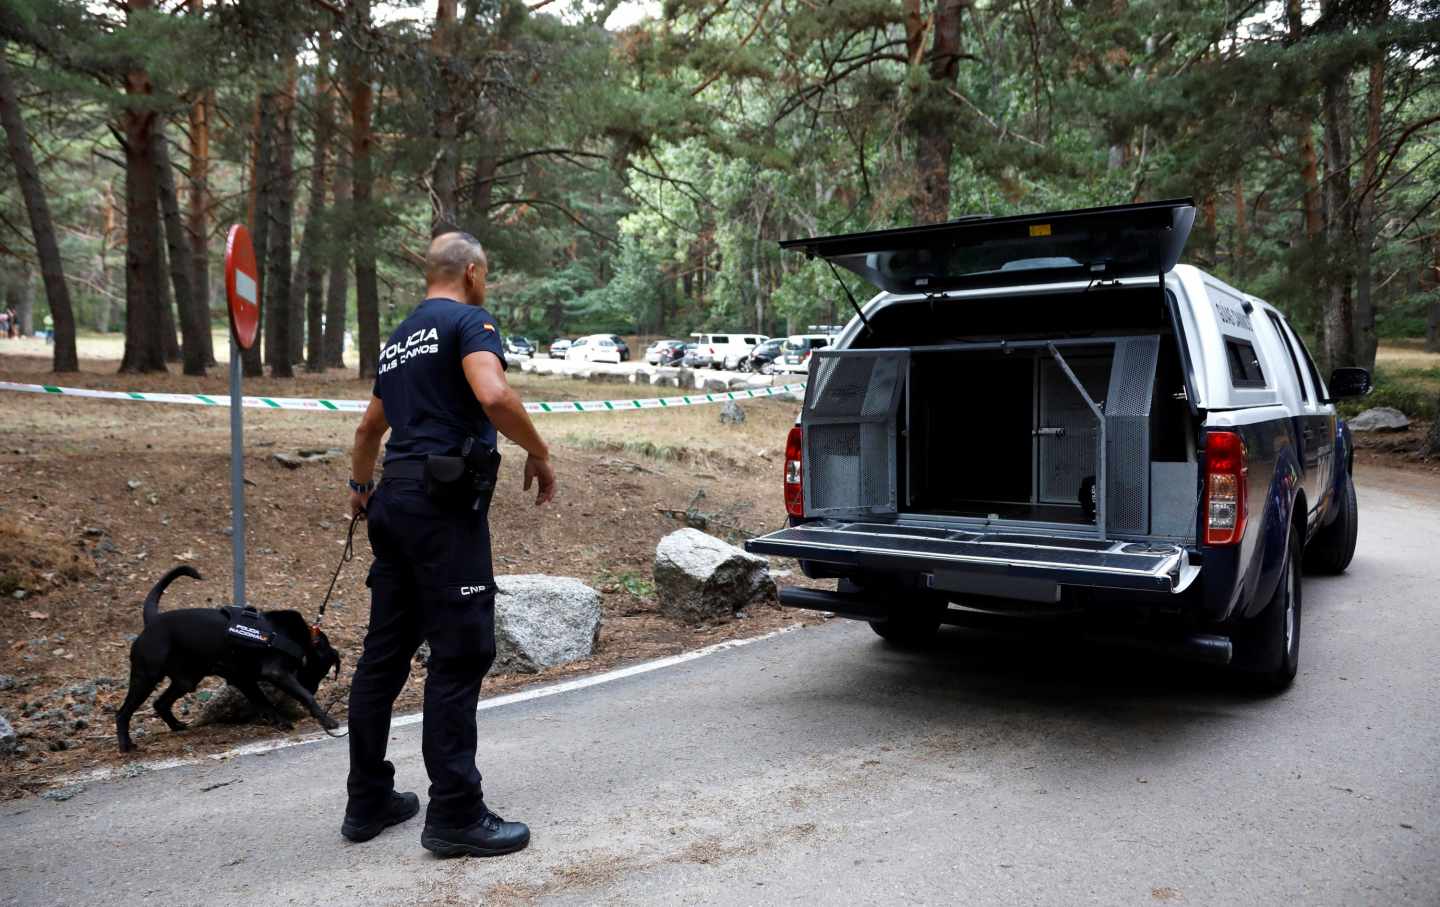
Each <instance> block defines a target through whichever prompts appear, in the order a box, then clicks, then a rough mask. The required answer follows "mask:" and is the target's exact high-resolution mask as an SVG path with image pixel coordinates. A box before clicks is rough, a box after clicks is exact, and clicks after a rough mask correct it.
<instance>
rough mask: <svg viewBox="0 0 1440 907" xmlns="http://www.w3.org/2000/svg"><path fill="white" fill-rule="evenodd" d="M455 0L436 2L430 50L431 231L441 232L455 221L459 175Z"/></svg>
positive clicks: (459, 87) (457, 30)
mask: <svg viewBox="0 0 1440 907" xmlns="http://www.w3.org/2000/svg"><path fill="white" fill-rule="evenodd" d="M456 7H457V2H456V0H439V2H438V3H437V4H436V6H435V31H434V33H433V34H432V36H431V41H430V52H431V54H432V55H433V58H434V61H435V68H436V70H437V73H436V79H435V86H436V93H437V95H438V96H437V97H436V98H435V101H434V104H435V106H434V130H435V146H436V148H435V174H434V177H433V178H432V180H431V187H430V188H431V197H430V203H431V215H430V227H431V232H432V233H434V232H440V231H442V230H443V229H446V228H454V227H455V226H456V225H458V223H459V220H458V217H459V212H458V210H457V208H456V183H457V182H458V177H459V167H460V158H459V148H458V140H459V120H460V112H459V96H460V93H461V90H462V88H461V86H460V85H459V84H458V82H459V73H458V72H456V70H455V67H456V63H455V59H454V58H455V51H456V50H457V49H458V47H457V44H458V42H459V38H460V28H459V26H458V25H457V24H456V21H455V16H456V13H457V9H456Z"/></svg>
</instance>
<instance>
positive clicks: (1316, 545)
mask: <svg viewBox="0 0 1440 907" xmlns="http://www.w3.org/2000/svg"><path fill="white" fill-rule="evenodd" d="M1340 493H1341V495H1342V496H1343V498H1344V499H1343V500H1342V501H1340V513H1339V514H1338V515H1337V516H1336V517H1335V522H1333V523H1331V524H1330V525H1329V526H1326V527H1325V528H1323V529H1321V530H1320V531H1319V532H1317V533H1315V538H1313V539H1311V540H1310V544H1309V545H1307V546H1306V547H1305V569H1306V570H1309V571H1310V572H1312V573H1329V574H1336V573H1344V572H1345V568H1346V567H1348V566H1350V560H1351V559H1352V558H1353V557H1355V539H1356V535H1357V533H1358V531H1359V527H1360V519H1359V516H1360V514H1359V510H1358V508H1357V507H1356V506H1355V480H1354V479H1353V478H1352V477H1351V476H1350V474H1349V473H1348V472H1347V473H1346V474H1345V482H1344V483H1343V484H1342V485H1341V486H1340Z"/></svg>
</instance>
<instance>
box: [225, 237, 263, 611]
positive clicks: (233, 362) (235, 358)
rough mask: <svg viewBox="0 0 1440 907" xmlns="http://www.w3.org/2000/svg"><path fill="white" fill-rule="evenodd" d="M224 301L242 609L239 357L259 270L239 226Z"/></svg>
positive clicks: (246, 344)
mask: <svg viewBox="0 0 1440 907" xmlns="http://www.w3.org/2000/svg"><path fill="white" fill-rule="evenodd" d="M225 297H226V299H227V301H228V302H229V304H230V512H231V520H230V548H231V551H232V553H233V554H234V558H235V569H234V574H235V590H234V599H233V601H231V604H232V605H234V606H235V607H237V608H243V607H245V451H244V444H243V439H244V420H243V418H242V414H243V413H244V406H243V405H242V404H243V402H244V401H243V400H242V399H241V397H240V353H241V351H242V350H248V349H250V347H252V346H254V345H255V335H256V333H257V332H258V331H257V329H258V328H259V326H260V269H259V268H258V267H256V264H255V247H254V246H253V245H252V244H251V242H250V231H249V230H247V229H245V227H244V226H243V225H242V224H236V225H235V226H233V227H231V228H230V235H229V236H228V237H226V239H225Z"/></svg>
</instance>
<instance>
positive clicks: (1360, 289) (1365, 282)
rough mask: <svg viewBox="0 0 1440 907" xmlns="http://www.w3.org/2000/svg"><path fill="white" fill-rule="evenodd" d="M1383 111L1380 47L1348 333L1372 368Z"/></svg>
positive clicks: (1368, 108)
mask: <svg viewBox="0 0 1440 907" xmlns="http://www.w3.org/2000/svg"><path fill="white" fill-rule="evenodd" d="M1389 6H1390V4H1389V3H1388V0H1387V2H1382V3H1380V4H1379V6H1378V7H1377V8H1376V12H1375V19H1376V24H1377V25H1378V24H1382V23H1383V22H1384V21H1385V19H1386V18H1387V17H1388V15H1389ZM1384 113H1385V50H1384V48H1381V49H1380V51H1379V52H1378V53H1377V55H1376V57H1375V59H1374V60H1373V61H1372V62H1371V64H1370V84H1369V92H1368V93H1367V97H1366V99H1365V152H1364V156H1363V158H1362V164H1361V176H1360V193H1359V198H1358V199H1357V204H1356V207H1355V253H1356V258H1355V307H1354V311H1353V313H1352V315H1353V317H1354V319H1355V322H1354V325H1353V327H1352V328H1351V336H1352V337H1353V341H1352V342H1353V343H1354V344H1355V363H1356V364H1357V365H1359V366H1360V367H1361V368H1365V369H1370V370H1371V371H1374V369H1375V348H1376V346H1377V340H1376V337H1375V300H1374V298H1373V287H1374V278H1375V269H1374V265H1373V264H1372V262H1371V256H1372V254H1373V252H1374V247H1375V235H1376V217H1375V193H1376V192H1378V191H1379V188H1380V187H1379V186H1376V185H1375V180H1376V179H1377V178H1378V176H1379V168H1380V127H1381V117H1382V116H1383V115H1384Z"/></svg>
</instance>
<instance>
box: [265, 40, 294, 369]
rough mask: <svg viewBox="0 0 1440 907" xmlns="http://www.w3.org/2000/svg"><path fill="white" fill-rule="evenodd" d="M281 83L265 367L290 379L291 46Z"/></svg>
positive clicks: (269, 238)
mask: <svg viewBox="0 0 1440 907" xmlns="http://www.w3.org/2000/svg"><path fill="white" fill-rule="evenodd" d="M284 53H285V56H286V61H285V84H284V88H283V89H282V90H281V91H279V92H277V93H276V95H275V98H274V104H275V116H274V123H273V128H274V137H273V139H272V141H271V147H272V148H273V149H274V154H273V156H272V158H271V160H272V161H273V163H274V165H275V166H274V170H273V171H272V172H271V174H270V181H269V182H270V185H269V187H268V192H267V193H266V194H267V195H268V196H269V206H268V209H267V211H268V216H269V220H270V228H269V231H268V232H267V236H266V241H267V243H268V246H267V248H266V254H265V291H264V298H265V310H266V311H265V323H266V325H267V327H266V330H265V363H266V364H267V365H269V366H270V374H272V375H275V376H276V377H279V378H289V377H291V376H293V375H294V370H293V369H292V368H291V353H292V352H293V351H292V350H291V343H290V328H291V316H290V304H291V302H292V301H293V300H292V298H291V294H290V275H291V261H290V257H291V254H292V250H291V231H292V229H293V226H294V220H295V124H294V115H295V81H296V64H295V51H294V48H293V47H286V48H285V52H284Z"/></svg>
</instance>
